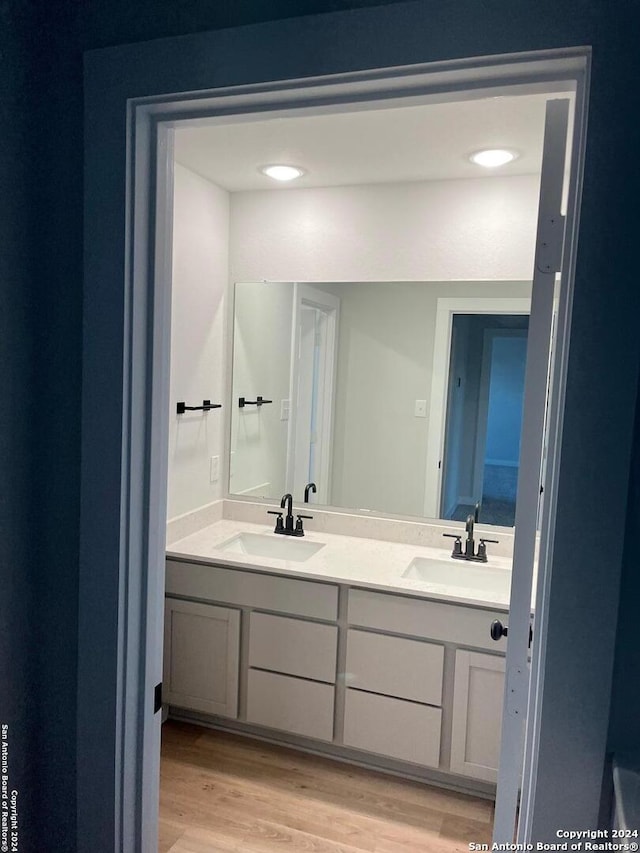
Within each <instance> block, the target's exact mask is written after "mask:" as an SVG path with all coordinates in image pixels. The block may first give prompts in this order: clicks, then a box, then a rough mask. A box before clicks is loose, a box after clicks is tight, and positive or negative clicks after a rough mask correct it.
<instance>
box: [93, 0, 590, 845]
mask: <svg viewBox="0 0 640 853" xmlns="http://www.w3.org/2000/svg"><path fill="white" fill-rule="evenodd" d="M427 13H428V10H425V9H422V8H421V7H420V6H419V5H416V4H408V6H405V5H404V4H401V5H400V6H398V7H397V9H395V8H392V7H385V8H380V9H368V10H359V11H358V12H349V13H336V14H331V15H321V16H309V17H305V18H300V19H290V20H288V21H282V22H277V23H273V24H265V25H255V26H251V27H243V28H238V29H237V30H226V31H220V32H213V33H205V34H200V35H196V36H187V37H182V38H176V39H165V40H160V41H158V42H150V43H147V44H139V45H126V46H121V47H118V48H110V49H106V50H99V51H94V52H92V53H91V54H89V55H88V56H87V58H86V63H85V127H86V135H85V299H84V343H83V401H82V467H81V489H82V510H81V520H80V539H81V542H80V581H79V603H78V604H79V638H78V718H77V768H78V775H77V790H78V821H77V828H78V836H77V849H78V851H80V852H81V853H85V851H87V853H88V851H91V853H101V851H113V850H118V851H123V853H130V851H131V852H132V851H141V850H144V851H151V850H153V849H155V844H156V832H157V797H155V793H157V785H156V786H155V793H154V791H153V790H146V791H144V789H145V785H144V782H145V780H153V779H156V780H157V769H158V764H159V755H158V747H159V727H160V724H159V715H155V717H153V716H152V715H151V709H152V707H153V695H154V687H155V685H156V684H157V682H159V681H160V680H161V660H160V653H159V652H158V648H160V649H161V648H162V643H161V636H162V602H161V598H162V597H163V595H164V524H165V521H166V512H165V496H164V495H166V441H167V436H166V425H167V423H168V417H169V413H168V387H169V383H168V374H167V370H168V349H167V334H168V328H169V304H170V303H169V300H168V296H169V290H168V282H169V281H170V268H171V263H170V241H169V242H168V243H167V241H163V240H162V237H163V236H166V234H167V233H168V230H169V225H170V223H169V222H168V221H167V219H168V213H167V216H165V217H160V218H156V213H157V212H158V211H159V212H162V211H163V210H164V209H166V210H167V211H168V210H170V206H167V204H166V202H167V199H168V198H169V197H170V190H171V165H170V164H171V145H172V133H171V125H172V122H174V121H176V120H179V119H180V118H187V117H190V118H196V117H197V116H200V115H204V114H211V113H212V112H214V111H217V112H218V113H219V114H220V115H222V116H224V115H227V116H228V115H229V114H230V113H232V112H236V113H239V114H243V113H246V112H248V111H254V112H255V111H264V110H267V109H268V110H276V109H284V110H289V109H292V108H293V109H297V110H302V109H307V110H318V109H323V108H324V109H329V108H338V107H339V108H345V109H346V108H349V105H353V104H354V102H356V103H357V105H358V107H359V108H366V106H367V102H369V101H371V99H385V100H386V105H392V104H394V103H397V102H399V99H402V101H403V102H404V103H407V102H410V101H411V99H413V100H414V102H417V101H422V102H424V101H425V99H428V98H431V99H432V100H435V101H438V100H440V101H442V100H451V98H452V95H453V93H455V92H456V91H464V92H466V93H474V94H475V95H479V94H481V93H482V94H485V93H487V92H489V91H490V92H491V94H493V95H497V94H500V93H504V92H505V91H506V90H508V91H509V92H513V93H515V92H516V91H518V90H519V91H524V90H527V91H532V90H535V91H545V92H551V91H553V87H554V85H556V84H557V86H558V87H559V88H560V89H562V88H564V87H565V86H566V83H567V82H572V83H574V84H575V85H576V86H577V87H578V90H579V91H580V92H582V96H581V97H580V98H579V99H578V104H579V106H580V110H581V111H582V112H581V113H580V114H579V115H578V121H577V128H578V140H577V145H576V149H577V150H578V152H579V154H578V155H577V156H578V160H577V162H578V165H581V163H582V156H583V153H582V152H583V150H584V130H585V120H586V108H585V97H584V93H585V91H586V86H587V82H588V70H589V61H590V59H589V58H590V50H589V49H588V48H567V49H563V50H550V51H539V52H538V51H536V52H529V53H520V54H514V55H501V56H491V57H486V56H480V57H478V58H473V59H460V60H446V61H432V62H425V59H426V60H429V59H431V60H436V59H437V57H434V56H433V55H432V54H431V53H430V51H429V50H428V49H425V48H424V47H423V46H422V45H421V44H420V43H419V42H418V44H417V45H416V43H415V41H411V39H410V38H409V36H410V34H411V33H413V32H415V31H416V29H417V28H418V29H419V28H424V27H427V29H428V23H429V22H428V14H427ZM380 32H385V33H386V34H387V38H385V39H384V40H380V39H379V37H378V34H379V33H380ZM354 44H355V45H358V50H357V51H354V47H353V46H354ZM263 45H266V47H267V49H266V50H262V49H261V48H262V46H263ZM397 45H406V48H405V49H404V50H400V52H398V50H397V49H396V46H397ZM444 49H445V52H446V50H447V49H448V48H447V47H445V48H444ZM238 56H242V62H241V63H238V60H237V57H238ZM187 57H188V58H187ZM212 57H215V61H214V60H213V59H212ZM400 57H402V59H401V60H400ZM399 60H400V61H399ZM363 68H364V69H371V70H366V71H363V70H362V69H363ZM338 72H339V73H338ZM176 93H178V94H176ZM183 93H185V94H183ZM194 93H195V94H194ZM467 96H470V95H469V94H467ZM575 174H576V175H577V176H578V179H577V181H576V182H575V183H574V186H573V189H572V196H571V197H570V205H569V206H570V210H569V212H568V216H569V225H568V228H567V233H568V234H569V235H570V241H569V242H570V245H571V274H570V276H569V280H570V281H572V280H573V268H574V255H575V242H576V236H577V213H578V209H579V197H580V174H581V172H580V169H577V170H576V172H575ZM158 199H164V202H165V204H164V207H163V205H162V204H159V205H158V204H157V201H158ZM570 290H571V287H570ZM571 296H572V293H570V294H569V295H568V296H567V303H566V305H567V306H568V307H567V309H566V310H565V314H564V319H565V322H566V324H567V325H566V328H567V334H568V329H569V317H570V305H571ZM567 349H568V348H567ZM565 374H566V364H563V365H562V370H559V371H557V375H558V376H564V375H565ZM561 387H562V386H561ZM558 400H559V405H558V412H557V414H556V420H555V426H556V427H557V430H559V429H561V423H562V403H563V401H564V400H563V395H562V394H561V395H559V397H558ZM152 424H153V425H154V429H151V425H152ZM556 434H559V433H558V431H556ZM556 448H559V443H558V444H556ZM556 481H557V478H556V479H555V480H554V487H555V483H556ZM551 498H553V495H551ZM550 503H551V501H550ZM550 517H552V516H551V515H550ZM549 541H550V542H551V543H552V539H550V540H549ZM551 555H552V553H551V552H550V553H549V556H551ZM550 562H551V560H550V559H549V561H548V562H547V564H546V565H550ZM150 721H151V722H150ZM534 752H535V750H534ZM152 787H153V786H152ZM143 791H144V796H143Z"/></svg>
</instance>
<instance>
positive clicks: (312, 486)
mask: <svg viewBox="0 0 640 853" xmlns="http://www.w3.org/2000/svg"><path fill="white" fill-rule="evenodd" d="M316 491H317V490H316V484H315V483H307V485H306V486H305V487H304V502H305V503H306V504H308V503H309V492H313V494H314V495H315V493H316Z"/></svg>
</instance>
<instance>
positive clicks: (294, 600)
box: [166, 560, 338, 622]
mask: <svg viewBox="0 0 640 853" xmlns="http://www.w3.org/2000/svg"><path fill="white" fill-rule="evenodd" d="M166 591H167V595H182V596H185V598H205V599H208V600H209V601H216V602H221V603H223V604H237V605H239V606H241V607H251V608H255V609H257V610H274V611H275V612H276V613H295V614H297V615H300V616H310V617H312V618H313V619H325V620H326V621H327V622H332V621H335V620H336V619H337V618H338V587H337V586H335V585H334V584H328V583H317V582H316V581H307V580H298V579H297V578H284V577H278V576H277V575H270V574H267V573H266V572H250V571H239V570H238V569H228V568H224V567H222V566H208V565H203V564H201V563H186V562H181V561H180V560H167V574H166Z"/></svg>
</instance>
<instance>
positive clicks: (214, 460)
mask: <svg viewBox="0 0 640 853" xmlns="http://www.w3.org/2000/svg"><path fill="white" fill-rule="evenodd" d="M219 479H220V457H219V456H212V457H211V458H210V459H209V481H210V482H211V483H217V482H218V480H219Z"/></svg>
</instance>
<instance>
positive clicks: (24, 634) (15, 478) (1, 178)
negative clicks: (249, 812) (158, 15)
mask: <svg viewBox="0 0 640 853" xmlns="http://www.w3.org/2000/svg"><path fill="white" fill-rule="evenodd" d="M32 11H33V10H32V9H31V7H30V6H29V4H26V3H21V2H19V0H15V2H11V3H2V4H0V400H1V401H2V404H1V405H0V466H1V472H2V473H1V478H0V484H1V485H0V723H2V724H3V725H6V726H8V727H9V728H8V732H7V733H6V742H7V744H8V748H9V754H8V759H9V761H8V771H9V772H8V775H9V785H10V788H11V789H13V788H15V789H17V790H18V792H19V799H18V808H19V812H20V814H22V815H32V814H33V811H34V807H33V806H34V801H33V794H34V790H35V779H36V768H35V766H34V762H35V758H36V755H37V750H36V748H35V734H36V731H37V705H36V702H35V697H34V690H33V687H34V680H35V674H36V667H35V648H36V646H35V644H34V642H33V630H34V625H35V615H36V609H35V606H34V599H33V590H34V566H35V563H36V558H37V553H36V547H35V546H36V542H35V538H34V536H33V533H34V528H35V520H36V507H35V506H34V502H33V492H32V489H31V484H32V482H33V477H34V474H35V471H34V467H33V453H32V448H33V447H34V445H35V443H36V433H37V429H36V425H35V423H36V421H35V407H34V406H33V405H32V404H31V402H30V399H29V395H30V394H31V393H32V392H33V390H34V388H35V383H34V352H35V328H36V324H35V318H34V306H35V303H36V288H35V281H34V275H33V269H32V263H31V259H32V253H33V246H32V243H31V239H30V238H31V234H32V233H33V181H32V175H31V167H32V162H33V159H32V139H33V135H32V130H33V124H32V117H33V115H34V112H35V110H34V98H33V94H32V93H33V85H32V84H33V70H34V69H33V64H32V62H31V61H30V58H29V53H28V37H29V33H30V26H31V15H32ZM22 828H23V831H22V838H21V840H22V841H23V842H24V845H25V846H24V849H25V850H28V849H29V848H30V846H31V849H35V847H33V845H34V843H35V837H34V836H33V834H32V833H31V832H30V830H29V827H28V825H27V824H26V823H25V822H24V821H23V822H22Z"/></svg>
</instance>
